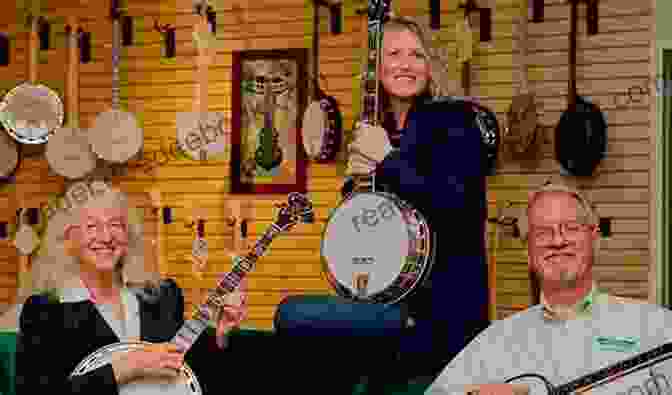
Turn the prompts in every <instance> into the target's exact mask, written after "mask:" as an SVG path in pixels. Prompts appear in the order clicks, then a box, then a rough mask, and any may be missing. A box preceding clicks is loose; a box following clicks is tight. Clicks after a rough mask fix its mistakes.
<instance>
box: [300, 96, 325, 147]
mask: <svg viewBox="0 0 672 395" xmlns="http://www.w3.org/2000/svg"><path fill="white" fill-rule="evenodd" d="M326 119H327V117H326V114H325V113H324V111H322V107H321V105H320V102H319V101H318V100H316V101H313V102H312V103H310V105H309V106H308V108H307V109H306V112H305V113H304V114H303V123H302V130H301V134H302V136H301V137H302V139H303V147H304V149H305V150H306V154H307V155H308V157H309V158H311V159H316V158H317V157H318V155H319V154H320V150H321V149H322V137H323V136H322V133H323V131H324V127H325V122H326Z"/></svg>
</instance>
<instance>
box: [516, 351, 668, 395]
mask: <svg viewBox="0 0 672 395" xmlns="http://www.w3.org/2000/svg"><path fill="white" fill-rule="evenodd" d="M598 341H599V339H598ZM605 341H606V340H605ZM623 341H627V339H623ZM671 359H672V343H666V344H663V345H661V346H658V347H655V348H653V349H651V350H649V351H646V352H643V353H640V354H637V355H635V356H633V357H630V358H628V359H625V360H622V361H619V362H616V363H614V364H612V365H609V366H607V367H604V368H601V369H599V370H597V371H595V372H592V373H589V374H587V375H585V376H581V377H579V378H577V379H574V380H572V381H570V382H568V383H565V384H562V385H559V386H554V385H553V384H551V382H550V381H549V380H548V379H547V378H546V377H544V376H542V375H540V374H535V373H532V374H521V375H519V376H516V377H512V378H510V379H508V380H506V382H507V383H511V382H514V381H516V380H521V382H523V381H522V380H523V379H525V380H524V382H525V384H528V385H529V384H533V383H534V384H536V383H538V382H542V383H543V387H544V388H545V390H546V392H547V393H548V394H549V395H570V394H582V393H590V394H617V395H620V394H633V393H640V394H656V395H663V394H669V393H672V361H670V360H671Z"/></svg>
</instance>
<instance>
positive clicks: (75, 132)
mask: <svg viewBox="0 0 672 395" xmlns="http://www.w3.org/2000/svg"><path fill="white" fill-rule="evenodd" d="M45 156H46V158H47V161H48V162H49V166H51V168H52V169H53V170H54V171H55V172H56V173H58V174H60V175H62V176H64V177H68V178H81V177H84V176H85V175H87V174H89V173H90V172H91V171H93V169H95V168H96V155H95V154H94V153H93V151H92V150H91V146H90V145H89V140H88V136H87V134H86V131H84V130H82V129H79V128H61V129H59V130H58V132H57V133H55V134H54V136H52V137H51V138H50V139H49V142H48V143H47V149H46V152H45Z"/></svg>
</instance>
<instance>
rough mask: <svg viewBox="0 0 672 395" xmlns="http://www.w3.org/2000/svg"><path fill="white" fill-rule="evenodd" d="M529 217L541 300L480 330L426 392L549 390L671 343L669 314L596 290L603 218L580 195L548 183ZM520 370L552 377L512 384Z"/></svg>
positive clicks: (532, 199)
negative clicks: (598, 247) (595, 278)
mask: <svg viewBox="0 0 672 395" xmlns="http://www.w3.org/2000/svg"><path fill="white" fill-rule="evenodd" d="M527 214H528V221H529V234H528V254H529V265H530V268H531V269H532V271H533V272H534V273H535V275H536V277H537V278H538V279H539V281H540V286H541V298H540V299H541V303H540V304H539V305H535V306H531V307H530V308H528V309H526V310H524V311H522V312H520V313H517V314H514V315H512V316H510V317H508V318H506V319H504V320H499V321H495V322H494V323H493V324H492V325H490V327H488V328H487V329H486V330H484V331H483V332H481V333H480V334H479V335H478V336H477V337H476V338H475V339H474V340H473V341H472V342H471V343H470V344H469V345H468V346H467V347H466V348H465V349H464V350H462V351H461V352H460V354H458V356H457V357H455V359H453V360H452V361H451V362H450V363H449V364H448V366H447V367H446V368H445V369H444V370H443V372H442V373H441V374H440V375H439V377H438V378H437V379H436V380H435V381H434V383H433V384H432V385H431V386H430V387H429V389H428V390H427V392H426V394H448V393H455V394H464V393H470V392H471V393H479V394H481V395H482V394H513V393H519V391H521V392H522V393H527V392H528V391H529V393H531V394H546V393H548V387H547V385H548V384H551V385H553V386H558V385H562V384H565V383H567V382H569V381H572V380H574V379H576V378H579V377H581V376H584V375H586V374H590V373H593V372H595V371H596V370H598V369H600V368H603V367H606V366H609V365H611V364H614V363H616V362H619V361H622V360H624V359H627V358H629V357H632V356H633V355H636V354H639V353H642V352H645V351H648V350H650V349H652V348H654V347H657V346H660V345H661V344H664V343H667V342H669V341H670V340H669V339H670V332H671V331H672V312H670V311H669V310H667V309H664V308H662V307H660V306H657V305H653V304H649V303H646V302H643V301H636V300H633V299H627V298H621V297H616V296H613V295H609V294H607V293H604V292H602V291H600V290H599V289H598V288H597V286H596V284H595V281H594V279H593V270H592V269H593V265H594V264H595V260H596V258H597V254H596V252H597V246H598V244H597V243H598V241H599V233H598V230H599V229H598V223H599V220H598V217H597V215H596V213H595V212H594V211H593V209H592V207H591V205H590V204H589V203H588V202H587V201H586V200H585V199H584V198H583V197H582V196H581V195H580V194H579V192H577V191H575V190H573V189H571V188H568V187H565V186H561V185H553V184H547V185H546V186H544V187H543V188H541V189H540V190H538V191H537V192H535V193H533V194H532V195H531V196H530V200H529V203H528V208H527ZM671 364H672V363H671ZM523 374H536V375H540V376H543V377H544V378H545V379H546V380H547V382H545V381H544V379H542V378H540V377H538V376H532V377H531V376H528V377H524V378H518V379H514V380H511V381H509V379H513V378H515V377H516V376H520V375H523ZM665 374H666V376H672V375H670V374H667V373H665ZM665 378H666V379H667V380H668V381H669V382H672V377H665ZM614 386H617V384H614ZM668 389H669V388H668ZM611 390H612V391H611V392H612V393H615V392H614V391H613V390H614V388H611ZM608 392H609V391H608ZM616 392H619V393H620V392H622V393H629V392H628V388H622V389H617V391H616Z"/></svg>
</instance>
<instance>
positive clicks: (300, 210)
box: [274, 192, 315, 231]
mask: <svg viewBox="0 0 672 395" xmlns="http://www.w3.org/2000/svg"><path fill="white" fill-rule="evenodd" d="M276 207H279V208H280V212H279V213H278V217H277V219H276V220H275V223H274V224H275V225H276V226H277V227H278V228H280V230H281V231H286V230H289V229H291V228H292V227H294V225H296V224H297V223H299V222H301V223H304V224H310V223H313V222H315V213H314V212H313V204H312V203H311V201H310V200H309V199H308V197H307V196H306V195H303V194H300V193H297V192H292V193H290V194H289V196H288V197H287V203H282V204H279V205H276Z"/></svg>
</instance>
